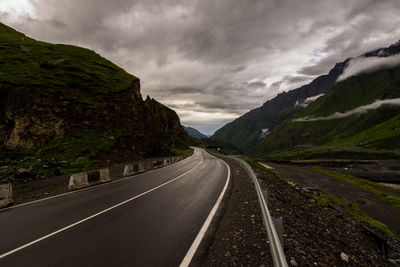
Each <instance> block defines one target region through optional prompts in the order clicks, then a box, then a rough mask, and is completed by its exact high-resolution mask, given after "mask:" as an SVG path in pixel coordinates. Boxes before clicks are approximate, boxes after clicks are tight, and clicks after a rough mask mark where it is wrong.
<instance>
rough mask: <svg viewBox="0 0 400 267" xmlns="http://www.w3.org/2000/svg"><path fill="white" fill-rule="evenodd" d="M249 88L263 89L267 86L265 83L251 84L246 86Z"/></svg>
mask: <svg viewBox="0 0 400 267" xmlns="http://www.w3.org/2000/svg"><path fill="white" fill-rule="evenodd" d="M247 86H248V87H250V88H263V87H265V86H267V84H266V83H265V82H251V83H249V84H248V85H247Z"/></svg>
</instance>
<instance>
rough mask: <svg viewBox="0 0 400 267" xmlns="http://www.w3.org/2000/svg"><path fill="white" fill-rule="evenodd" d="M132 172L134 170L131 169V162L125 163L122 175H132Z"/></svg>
mask: <svg viewBox="0 0 400 267" xmlns="http://www.w3.org/2000/svg"><path fill="white" fill-rule="evenodd" d="M134 173H135V172H134V170H133V164H127V165H125V168H124V173H123V175H124V176H129V175H133V174H134Z"/></svg>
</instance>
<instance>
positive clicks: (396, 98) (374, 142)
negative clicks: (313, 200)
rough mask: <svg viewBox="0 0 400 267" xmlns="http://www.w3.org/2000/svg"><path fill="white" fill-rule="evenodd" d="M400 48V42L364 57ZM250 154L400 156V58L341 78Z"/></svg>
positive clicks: (396, 51) (387, 54)
mask: <svg viewBox="0 0 400 267" xmlns="http://www.w3.org/2000/svg"><path fill="white" fill-rule="evenodd" d="M398 53H400V42H398V43H396V44H394V45H392V46H390V47H388V48H385V49H378V50H376V51H373V52H370V53H367V54H366V55H365V56H364V58H366V57H374V56H375V57H376V56H380V57H389V56H391V55H394V54H398ZM396 56H397V55H396ZM250 153H251V154H252V155H254V156H258V157H265V156H269V157H274V158H281V159H283V158H285V159H287V158H317V157H329V158H368V159H376V158H399V157H400V60H398V63H397V64H394V65H383V66H382V67H380V68H378V67H376V68H375V69H374V70H371V71H368V72H361V73H358V74H356V75H353V76H350V77H348V78H347V79H344V80H340V81H338V82H337V83H336V84H335V86H334V87H333V88H331V89H330V90H329V92H327V93H326V94H325V95H324V96H322V97H320V98H318V99H317V100H315V101H314V102H312V103H311V104H310V105H308V106H307V107H305V108H304V109H302V110H300V111H298V112H296V113H294V114H292V116H291V117H289V118H288V119H286V120H285V121H283V122H282V123H280V124H279V125H278V126H276V127H275V128H274V129H273V130H272V131H271V132H270V133H269V134H268V135H267V136H266V137H265V138H264V139H263V140H262V141H261V142H260V143H259V144H258V145H257V146H256V147H255V148H253V149H252V150H251V152H250Z"/></svg>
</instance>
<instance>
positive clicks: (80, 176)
mask: <svg viewBox="0 0 400 267" xmlns="http://www.w3.org/2000/svg"><path fill="white" fill-rule="evenodd" d="M87 186H89V181H88V174H87V172H80V173H74V174H72V175H71V177H70V178H69V184H68V189H69V190H73V189H78V188H83V187H87Z"/></svg>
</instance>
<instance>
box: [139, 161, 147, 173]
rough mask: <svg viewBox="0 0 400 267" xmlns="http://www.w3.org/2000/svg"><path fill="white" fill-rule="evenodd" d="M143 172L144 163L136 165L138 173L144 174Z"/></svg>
mask: <svg viewBox="0 0 400 267" xmlns="http://www.w3.org/2000/svg"><path fill="white" fill-rule="evenodd" d="M145 170H146V169H145V168H144V163H138V172H144V171H145Z"/></svg>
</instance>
